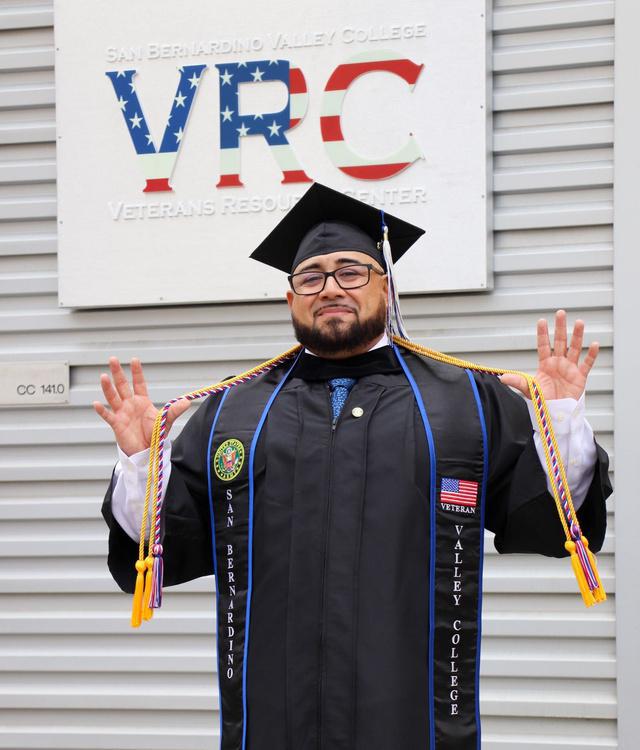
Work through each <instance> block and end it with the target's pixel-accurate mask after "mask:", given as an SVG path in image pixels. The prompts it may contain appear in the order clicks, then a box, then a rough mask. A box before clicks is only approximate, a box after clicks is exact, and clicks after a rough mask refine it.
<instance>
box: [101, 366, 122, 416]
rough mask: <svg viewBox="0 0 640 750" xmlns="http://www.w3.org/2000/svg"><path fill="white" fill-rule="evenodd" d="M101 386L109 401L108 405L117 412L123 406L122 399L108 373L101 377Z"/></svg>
mask: <svg viewBox="0 0 640 750" xmlns="http://www.w3.org/2000/svg"><path fill="white" fill-rule="evenodd" d="M100 385H101V386H102V392H103V393H104V397H105V398H106V399H107V403H108V404H109V406H110V407H111V408H112V409H113V410H114V411H117V410H118V409H119V408H120V407H121V406H122V399H121V398H120V396H119V395H118V392H117V391H116V389H115V388H114V387H113V383H112V382H111V378H110V377H109V376H108V375H107V373H106V372H103V373H102V375H100Z"/></svg>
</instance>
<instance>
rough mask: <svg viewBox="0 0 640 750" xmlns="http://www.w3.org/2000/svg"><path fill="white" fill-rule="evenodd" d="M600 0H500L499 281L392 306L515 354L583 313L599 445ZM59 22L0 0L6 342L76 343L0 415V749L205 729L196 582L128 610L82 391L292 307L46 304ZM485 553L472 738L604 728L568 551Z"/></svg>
mask: <svg viewBox="0 0 640 750" xmlns="http://www.w3.org/2000/svg"><path fill="white" fill-rule="evenodd" d="M613 6H614V3H613V2H612V1H611V0H609V1H608V0H562V2H544V3H530V2H523V1H521V0H496V2H495V7H494V13H493V19H492V23H493V28H494V30H495V35H494V55H493V62H494V71H495V72H494V127H495V135H494V149H495V159H494V166H495V171H494V208H495V219H494V225H495V230H496V231H495V273H496V276H495V289H494V291H493V292H492V293H490V294H468V295H454V296H436V297H429V298H413V299H409V300H407V302H406V305H405V309H406V312H407V313H408V317H409V320H408V325H409V330H410V331H411V332H412V333H413V335H414V337H415V338H416V339H417V340H419V341H421V342H424V343H428V344H429V345H430V346H433V347H436V348H439V349H443V350H445V351H447V352H451V353H454V354H457V355H462V356H465V357H469V358H471V359H476V360H480V361H486V362H489V363H493V364H496V365H498V366H501V365H502V366H510V367H517V368H521V369H526V370H530V371H532V370H534V369H535V355H534V350H533V347H534V335H533V330H534V326H535V320H536V319H537V318H538V317H539V316H540V315H550V314H551V311H552V310H554V309H555V308H557V307H559V306H564V307H566V308H567V309H568V310H569V313H570V316H571V317H572V318H573V317H576V316H578V315H580V316H583V317H585V318H586V320H587V322H588V334H589V335H590V336H592V337H597V338H598V339H599V340H600V341H601V343H602V345H603V351H602V354H601V356H600V358H599V361H598V366H597V367H596V370H595V371H594V373H593V374H592V376H591V379H590V392H589V398H588V412H589V418H590V420H591V423H592V425H593V426H594V429H595V430H596V432H597V433H598V436H599V439H600V441H601V442H602V443H603V445H604V446H605V447H606V448H608V449H610V448H611V447H612V394H611V390H612V369H611V368H612V356H611V348H610V347H611V343H612V332H611V324H612V311H611V307H612V269H611V265H612V144H613V123H612V118H613V112H612V100H613V65H612V62H613V10H614V8H613ZM52 24H53V11H52V6H51V3H48V2H40V3H39V2H34V1H33V2H32V1H28V0H23V1H22V2H20V1H19V0H0V221H1V222H2V223H1V229H0V300H1V302H0V305H1V307H0V326H1V332H0V358H1V360H2V361H24V360H42V359H52V360H69V361H70V362H71V384H72V387H71V405H70V406H69V407H62V408H31V409H26V408H25V409H20V410H19V409H3V410H2V411H0V519H1V526H0V629H1V632H2V637H1V638H0V748H5V749H7V748H13V749H14V750H15V749H17V748H25V749H26V748H30V749H34V750H35V749H38V750H44V749H45V748H47V749H49V748H59V749H61V750H62V749H64V750H73V749H77V750H80V749H82V750H89V749H94V748H95V749H97V748H102V749H103V750H125V749H129V748H140V749H141V750H143V749H144V748H152V747H153V748H160V749H162V748H165V749H167V750H168V749H171V750H190V749H192V748H193V749H196V748H197V749H198V750H200V749H201V748H212V747H216V746H217V743H216V742H215V741H214V739H213V736H214V734H215V733H217V723H218V716H217V696H216V691H217V682H216V678H215V674H214V671H213V670H214V668H215V659H214V639H213V636H212V633H213V629H214V622H213V598H212V592H213V580H200V581H197V582H194V583H192V584H189V585H186V586H184V587H182V588H180V589H179V590H178V589H176V590H173V591H171V590H170V591H169V592H168V594H167V596H166V604H165V606H164V607H163V609H162V611H161V613H160V615H159V616H157V617H156V618H155V619H154V621H153V623H152V624H151V625H148V626H147V627H146V628H144V629H143V630H142V631H141V632H135V631H132V630H131V629H130V628H129V626H128V608H129V599H128V597H126V596H125V595H123V594H120V593H118V591H117V589H116V587H115V585H114V584H113V582H112V581H111V579H110V578H109V575H108V573H107V570H106V566H105V553H106V535H105V527H104V525H103V522H102V520H101V517H100V515H99V506H100V501H101V496H102V494H103V491H104V487H105V481H106V479H107V478H108V476H109V473H110V470H111V466H112V463H113V460H114V449H113V445H112V442H111V439H110V434H109V433H108V432H107V430H106V429H105V428H103V426H102V425H101V424H100V423H99V421H98V419H97V418H96V417H95V416H94V413H93V411H92V409H91V407H90V402H91V400H92V399H93V398H95V397H96V396H97V388H96V383H97V381H98V376H99V373H100V371H101V370H102V369H104V363H105V360H106V357H107V355H108V354H117V355H119V356H120V357H122V358H124V359H126V358H128V357H130V356H133V355H138V356H140V357H141V358H142V359H143V361H144V362H145V363H146V370H147V374H148V377H149V379H150V381H151V384H152V387H153V392H152V395H153V396H154V398H155V399H156V400H158V401H163V400H166V399H168V398H169V397H171V396H173V395H176V394H177V393H179V392H182V391H184V390H186V389H189V388H192V387H194V386H197V385H201V384H203V383H206V382H211V381H215V380H216V379H217V378H218V377H219V376H224V375H228V374H229V373H230V372H237V371H240V370H242V369H245V368H246V367H247V366H248V365H249V364H250V363H252V362H255V361H257V360H262V359H264V358H266V357H268V356H270V355H272V354H273V353H275V352H279V351H281V350H283V349H285V348H286V347H287V346H288V345H289V343H290V341H291V335H290V330H289V326H288V316H287V311H286V308H285V306H284V305H279V304H253V305H245V306H240V305H225V306H218V307H212V306H191V307H179V308H178V307H177V308H162V309H135V310H107V311H100V310H99V311H78V312H76V311H70V310H62V309H59V307H58V302H57V298H56V185H55V176H56V166H55V137H56V136H55V119H54V102H55V89H54V74H53V69H52V66H53V59H54V48H53V44H54V42H53V31H52ZM90 241H91V238H90V237H88V238H87V242H90ZM610 528H611V532H610V535H609V539H608V541H607V545H606V548H605V551H604V554H601V556H600V566H601V571H602V572H603V574H604V579H605V585H606V588H607V590H608V591H609V592H610V594H613V592H614V588H615V587H614V578H613V570H614V565H613V532H614V530H613V528H612V527H610ZM485 570H486V573H485V592H486V596H485V617H484V630H483V633H484V646H483V648H484V652H483V656H484V660H483V672H482V674H483V679H482V712H483V715H484V723H483V728H484V742H483V747H484V748H486V749H487V750H498V749H500V750H507V749H510V748H514V750H543V748H544V749H545V750H549V748H561V749H562V750H578V748H582V747H583V746H584V744H585V740H586V739H587V738H589V747H592V748H612V747H616V694H615V673H616V664H615V648H614V646H615V643H614V601H615V600H614V596H612V595H611V596H610V598H609V601H608V602H607V603H606V604H604V605H601V606H599V607H598V608H596V609H595V610H593V611H586V610H585V609H584V608H583V606H582V604H581V601H580V600H579V597H578V595H577V594H576V593H575V584H574V582H573V579H572V574H571V572H570V569H569V566H568V564H567V563H566V561H565V562H557V561H552V560H544V559H539V558H529V557H526V556H511V557H509V556H505V557H501V558H499V557H498V556H497V555H496V554H495V553H494V552H493V547H492V545H491V544H489V545H488V546H487V565H486V568H485ZM155 657H158V659H157V660H156V658H155ZM585 719H586V721H585ZM274 750H277V748H274ZM403 750H404V749H403ZM406 750H414V749H413V748H407V749H406Z"/></svg>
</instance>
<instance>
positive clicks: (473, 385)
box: [466, 370, 489, 750]
mask: <svg viewBox="0 0 640 750" xmlns="http://www.w3.org/2000/svg"><path fill="white" fill-rule="evenodd" d="M466 373H467V375H468V376H469V381H470V383H471V388H472V390H473V395H474V398H475V400H476V405H477V407H478V417H479V419H480V427H481V429H482V459H483V467H482V492H481V493H480V560H479V565H478V640H477V643H476V726H477V732H478V750H480V747H481V745H480V742H481V725H480V641H481V638H482V568H483V563H484V513H485V499H486V496H487V475H488V471H489V441H488V440H487V425H486V423H485V419H484V410H483V408H482V401H480V394H479V393H478V384H477V383H476V380H475V378H474V377H473V373H472V372H471V370H466Z"/></svg>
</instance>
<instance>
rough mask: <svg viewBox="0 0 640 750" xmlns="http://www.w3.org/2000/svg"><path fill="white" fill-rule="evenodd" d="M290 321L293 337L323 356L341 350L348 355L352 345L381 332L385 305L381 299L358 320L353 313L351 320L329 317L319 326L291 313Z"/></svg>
mask: <svg viewBox="0 0 640 750" xmlns="http://www.w3.org/2000/svg"><path fill="white" fill-rule="evenodd" d="M291 322H292V323H293V330H294V331H295V335H296V339H297V340H298V341H299V342H300V343H301V344H302V346H304V347H306V348H307V349H308V350H309V351H311V352H313V353H314V354H317V355H319V356H320V357H323V356H331V355H334V356H335V355H336V354H340V353H344V354H345V356H348V355H349V354H350V353H351V352H352V351H353V350H354V349H358V348H359V347H361V346H362V345H363V344H365V343H367V342H369V341H374V340H375V339H378V338H380V336H382V334H383V333H384V330H385V327H386V324H387V309H386V306H385V304H384V303H382V304H381V305H380V307H379V308H378V310H377V312H375V313H374V314H373V315H372V316H371V317H370V318H367V319H366V320H360V318H359V317H358V315H357V313H356V316H355V320H353V321H352V322H351V323H350V324H346V323H343V322H342V321H339V320H329V321H327V325H325V326H324V328H323V329H322V330H321V329H319V328H317V327H316V326H315V325H311V326H307V325H304V324H303V323H300V321H299V320H296V318H295V317H294V316H293V315H292V316H291Z"/></svg>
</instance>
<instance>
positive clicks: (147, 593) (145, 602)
mask: <svg viewBox="0 0 640 750" xmlns="http://www.w3.org/2000/svg"><path fill="white" fill-rule="evenodd" d="M144 564H145V565H146V568H147V572H146V574H145V577H144V594H143V595H142V619H143V620H150V619H151V618H152V617H153V610H152V609H151V607H150V606H149V602H150V601H151V584H152V582H153V575H152V571H153V557H151V555H148V556H147V557H146V558H145V560H144Z"/></svg>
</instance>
